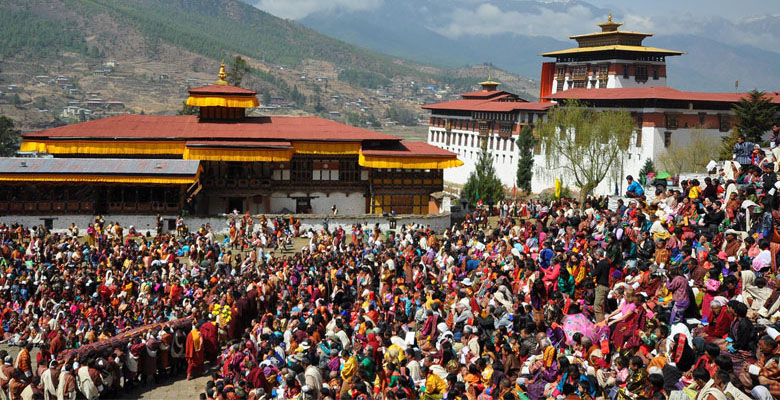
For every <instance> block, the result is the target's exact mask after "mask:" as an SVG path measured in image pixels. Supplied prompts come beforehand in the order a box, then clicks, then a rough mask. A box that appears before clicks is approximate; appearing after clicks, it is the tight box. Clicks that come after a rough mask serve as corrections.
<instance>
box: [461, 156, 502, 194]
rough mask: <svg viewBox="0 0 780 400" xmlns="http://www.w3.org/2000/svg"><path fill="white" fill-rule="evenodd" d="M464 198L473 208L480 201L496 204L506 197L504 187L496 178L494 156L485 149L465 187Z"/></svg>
mask: <svg viewBox="0 0 780 400" xmlns="http://www.w3.org/2000/svg"><path fill="white" fill-rule="evenodd" d="M463 196H466V200H468V202H469V204H471V205H472V206H473V205H475V204H476V203H477V201H479V200H482V201H483V202H485V203H489V202H491V201H492V202H493V203H496V202H498V201H499V200H501V199H502V198H503V197H504V186H503V185H502V184H501V180H500V179H498V176H496V168H495V167H494V166H493V156H492V155H491V154H490V153H488V151H487V150H486V149H484V148H483V149H482V151H481V152H480V153H479V159H478V160H477V165H476V168H474V171H473V172H472V173H471V175H470V176H469V179H468V180H467V181H466V186H464V187H463Z"/></svg>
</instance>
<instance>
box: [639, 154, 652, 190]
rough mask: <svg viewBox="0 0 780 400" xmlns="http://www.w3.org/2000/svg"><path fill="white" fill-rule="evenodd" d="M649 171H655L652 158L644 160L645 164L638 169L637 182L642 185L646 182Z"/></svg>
mask: <svg viewBox="0 0 780 400" xmlns="http://www.w3.org/2000/svg"><path fill="white" fill-rule="evenodd" d="M650 173H655V164H653V160H652V159H649V158H648V159H647V160H646V161H645V165H643V166H642V169H640V170H639V178H638V179H639V183H641V184H642V185H644V184H645V182H647V175H648V174H650Z"/></svg>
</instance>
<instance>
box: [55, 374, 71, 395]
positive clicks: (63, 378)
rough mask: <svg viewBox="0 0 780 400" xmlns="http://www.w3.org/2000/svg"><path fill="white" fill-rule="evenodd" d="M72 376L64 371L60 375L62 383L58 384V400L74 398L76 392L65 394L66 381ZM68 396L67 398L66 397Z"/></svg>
mask: <svg viewBox="0 0 780 400" xmlns="http://www.w3.org/2000/svg"><path fill="white" fill-rule="evenodd" d="M70 376H71V374H70V372H68V371H64V370H63V371H62V373H61V374H60V382H59V383H58V384H57V400H66V399H72V398H74V397H75V396H74V394H75V393H74V392H68V393H65V381H66V380H68V379H67V378H68V377H70ZM66 396H67V397H66Z"/></svg>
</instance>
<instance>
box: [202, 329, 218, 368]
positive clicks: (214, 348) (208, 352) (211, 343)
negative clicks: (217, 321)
mask: <svg viewBox="0 0 780 400" xmlns="http://www.w3.org/2000/svg"><path fill="white" fill-rule="evenodd" d="M200 336H201V337H202V338H203V356H204V358H205V359H206V360H208V361H210V362H212V363H213V362H216V361H217V356H218V355H219V343H218V342H217V326H216V325H214V323H213V322H211V321H206V322H205V323H203V325H201V327H200Z"/></svg>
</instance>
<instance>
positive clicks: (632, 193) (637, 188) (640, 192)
mask: <svg viewBox="0 0 780 400" xmlns="http://www.w3.org/2000/svg"><path fill="white" fill-rule="evenodd" d="M626 180H627V181H628V189H626V197H630V198H632V199H635V198H638V197H642V196H644V195H645V189H644V188H642V185H640V184H639V182H637V181H635V180H634V177H633V176H631V175H629V176H627V177H626Z"/></svg>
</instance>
